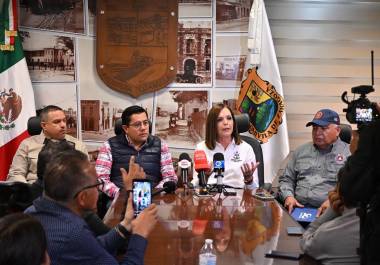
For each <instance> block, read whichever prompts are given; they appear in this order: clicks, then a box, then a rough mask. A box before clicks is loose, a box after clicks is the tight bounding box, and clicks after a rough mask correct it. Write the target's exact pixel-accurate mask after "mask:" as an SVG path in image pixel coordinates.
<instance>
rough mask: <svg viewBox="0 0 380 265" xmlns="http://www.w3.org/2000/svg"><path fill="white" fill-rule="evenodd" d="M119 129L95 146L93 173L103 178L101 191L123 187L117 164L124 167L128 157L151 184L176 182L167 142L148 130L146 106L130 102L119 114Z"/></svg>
mask: <svg viewBox="0 0 380 265" xmlns="http://www.w3.org/2000/svg"><path fill="white" fill-rule="evenodd" d="M121 119H122V124H123V125H122V126H123V133H122V134H120V135H117V136H114V137H112V138H110V139H108V141H106V142H105V143H104V144H103V146H102V147H101V148H100V150H99V154H98V158H97V160H96V173H97V174H98V177H99V178H100V179H102V180H103V181H104V183H105V184H104V187H103V189H102V191H103V192H104V193H106V194H107V195H108V196H109V197H111V198H114V197H115V195H116V194H117V193H118V192H119V189H120V188H122V187H123V180H122V176H121V174H120V168H125V169H128V165H129V159H130V157H131V156H135V161H136V163H137V164H139V165H140V166H141V167H142V168H143V169H144V171H145V174H146V178H147V179H149V180H151V181H152V185H153V187H156V188H162V187H163V184H164V183H165V182H167V181H175V182H177V176H176V174H175V171H174V167H173V163H172V157H171V154H170V152H169V148H168V146H167V144H166V143H165V142H164V141H162V140H161V139H160V138H158V137H157V136H153V135H150V134H149V126H150V124H149V119H148V113H147V112H146V110H145V109H144V108H142V107H140V106H136V105H135V106H131V107H128V108H126V109H125V110H124V111H123V114H122V116H121Z"/></svg>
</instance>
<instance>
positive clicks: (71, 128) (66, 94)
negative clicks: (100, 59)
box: [33, 83, 78, 138]
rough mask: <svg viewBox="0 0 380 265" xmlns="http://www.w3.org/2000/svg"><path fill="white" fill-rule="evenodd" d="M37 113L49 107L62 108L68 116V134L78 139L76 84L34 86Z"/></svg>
mask: <svg viewBox="0 0 380 265" xmlns="http://www.w3.org/2000/svg"><path fill="white" fill-rule="evenodd" d="M33 91H34V99H35V103H36V110H37V112H38V111H39V110H41V109H42V108H44V107H46V106H48V105H56V106H58V107H61V108H62V109H63V111H64V112H65V114H66V126H67V133H68V134H69V135H71V136H73V137H76V138H78V133H77V127H78V107H77V106H78V105H77V87H76V84H55V83H51V84H41V83H40V84H36V83H34V84H33Z"/></svg>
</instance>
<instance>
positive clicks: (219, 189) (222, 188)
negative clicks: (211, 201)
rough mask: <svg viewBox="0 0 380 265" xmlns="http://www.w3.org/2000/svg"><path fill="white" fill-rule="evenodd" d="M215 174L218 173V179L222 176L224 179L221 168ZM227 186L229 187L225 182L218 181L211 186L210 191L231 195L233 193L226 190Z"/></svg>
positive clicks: (216, 176)
mask: <svg viewBox="0 0 380 265" xmlns="http://www.w3.org/2000/svg"><path fill="white" fill-rule="evenodd" d="M215 174H216V175H215V178H216V179H217V180H219V178H221V179H220V180H222V179H223V174H222V172H221V171H220V170H218V171H217V172H215ZM221 182H222V181H221ZM227 187H229V186H226V185H224V184H223V183H218V182H217V184H213V185H212V186H211V188H210V189H209V192H217V193H223V194H224V195H225V196H229V195H231V194H229V192H228V191H227V190H226V188H227Z"/></svg>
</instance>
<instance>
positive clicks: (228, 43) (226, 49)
mask: <svg viewBox="0 0 380 265" xmlns="http://www.w3.org/2000/svg"><path fill="white" fill-rule="evenodd" d="M247 51H248V48H247V36H246V35H245V36H244V35H240V36H216V51H215V85H216V86H217V87H240V84H241V81H242V79H243V76H244V69H245V63H246V59H247V56H246V54H247Z"/></svg>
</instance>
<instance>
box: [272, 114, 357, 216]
mask: <svg viewBox="0 0 380 265" xmlns="http://www.w3.org/2000/svg"><path fill="white" fill-rule="evenodd" d="M339 125H340V119H339V115H338V114H337V113H336V112H335V111H333V110H330V109H322V110H320V111H318V112H317V113H316V114H315V116H314V119H313V120H312V121H310V122H308V123H307V124H306V126H313V130H312V138H313V142H309V143H306V144H304V145H301V146H300V147H298V148H297V149H296V150H295V151H294V154H293V156H292V157H291V158H290V160H289V162H288V164H287V166H286V169H285V172H284V174H283V175H282V176H280V178H279V184H280V187H279V189H280V193H279V195H280V197H281V199H282V200H283V201H284V205H285V207H286V208H287V209H288V211H289V213H291V212H292V211H293V209H294V208H295V207H304V206H309V207H315V208H319V209H318V210H319V213H318V215H319V214H320V212H322V211H323V210H324V209H325V208H327V207H328V203H329V202H328V200H327V194H328V192H329V191H330V190H332V189H333V188H334V187H335V185H336V182H337V173H338V170H339V169H340V168H341V167H342V166H343V164H344V162H345V161H346V159H347V157H348V156H350V150H349V145H348V144H347V143H344V142H343V141H341V140H340V139H339V133H340V127H339Z"/></svg>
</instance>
